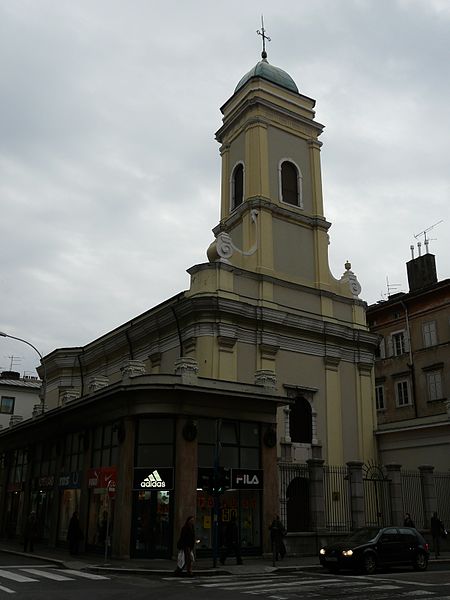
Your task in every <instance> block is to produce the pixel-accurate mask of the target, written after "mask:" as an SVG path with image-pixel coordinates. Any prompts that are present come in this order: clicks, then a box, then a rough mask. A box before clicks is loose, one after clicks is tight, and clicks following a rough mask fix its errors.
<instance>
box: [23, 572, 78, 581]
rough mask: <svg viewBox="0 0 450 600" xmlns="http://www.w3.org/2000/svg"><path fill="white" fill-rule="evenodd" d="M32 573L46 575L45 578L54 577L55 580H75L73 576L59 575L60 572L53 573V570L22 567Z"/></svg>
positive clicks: (40, 575)
mask: <svg viewBox="0 0 450 600" xmlns="http://www.w3.org/2000/svg"><path fill="white" fill-rule="evenodd" d="M20 570H21V571H25V572H26V573H31V575H38V576H39V577H44V579H53V580H54V581H73V577H64V575H58V573H52V572H51V571H42V570H40V569H20Z"/></svg>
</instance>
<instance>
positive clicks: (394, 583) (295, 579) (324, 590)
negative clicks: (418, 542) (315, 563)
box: [165, 566, 450, 600]
mask: <svg viewBox="0 0 450 600" xmlns="http://www.w3.org/2000/svg"><path fill="white" fill-rule="evenodd" d="M165 581H167V582H168V583H171V584H173V585H177V584H178V586H179V587H180V588H182V589H183V596H184V595H185V593H186V591H188V593H195V596H196V597H198V596H199V595H200V594H199V592H205V594H201V595H200V597H204V598H213V597H214V598H223V599H226V598H233V597H234V598H235V597H237V596H238V595H239V596H242V598H244V597H245V596H247V597H249V596H251V597H252V598H264V599H267V600H294V599H295V600H297V599H299V598H302V599H308V598H310V599H318V598H340V597H342V596H343V595H344V594H345V598H346V600H351V599H355V600H360V599H361V598H362V597H364V598H367V599H373V600H390V599H392V598H394V599H395V598H429V599H433V598H434V599H436V600H450V570H448V566H444V567H443V568H439V567H438V568H436V569H433V570H432V571H429V572H426V573H416V572H413V571H410V570H403V571H396V572H389V573H380V574H377V575H374V576H370V577H369V576H361V575H352V574H344V575H341V574H340V575H331V574H328V573H326V572H324V571H321V570H315V571H314V572H313V571H304V572H295V573H286V574H284V575H282V574H279V573H273V574H269V573H267V574H256V575H250V576H216V577H208V578H205V577H196V578H192V579H188V578H182V579H177V578H174V577H173V578H172V577H170V578H165ZM194 590H195V592H194Z"/></svg>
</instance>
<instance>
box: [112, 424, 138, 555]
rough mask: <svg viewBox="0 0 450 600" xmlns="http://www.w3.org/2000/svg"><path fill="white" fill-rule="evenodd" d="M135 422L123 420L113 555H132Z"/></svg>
mask: <svg viewBox="0 0 450 600" xmlns="http://www.w3.org/2000/svg"><path fill="white" fill-rule="evenodd" d="M134 442H135V422H134V420H133V419H132V418H126V419H124V422H123V441H122V443H121V444H120V447H119V463H118V465H117V487H116V503H115V511H114V513H115V514H114V535H113V536H112V545H113V546H112V552H113V556H117V557H118V558H129V557H130V537H131V519H132V506H133V491H132V490H133V472H134V445H135V444H134Z"/></svg>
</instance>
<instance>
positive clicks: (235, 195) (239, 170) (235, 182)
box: [231, 163, 244, 210]
mask: <svg viewBox="0 0 450 600" xmlns="http://www.w3.org/2000/svg"><path fill="white" fill-rule="evenodd" d="M231 194H232V198H231V209H232V210H233V209H235V208H236V207H238V206H239V205H240V204H242V201H243V199H244V165H243V164H242V163H239V164H237V165H236V166H235V168H234V171H233V177H232V181H231Z"/></svg>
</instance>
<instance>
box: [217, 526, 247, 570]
mask: <svg viewBox="0 0 450 600" xmlns="http://www.w3.org/2000/svg"><path fill="white" fill-rule="evenodd" d="M224 537H225V539H224V541H225V547H224V550H223V552H222V556H221V557H220V564H222V565H224V564H225V561H226V559H227V557H228V556H230V555H233V554H234V555H235V556H236V564H237V565H242V557H241V545H240V543H239V529H238V526H237V523H236V517H235V515H232V516H231V519H230V520H229V521H228V523H227V524H226V527H225V536H224Z"/></svg>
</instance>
